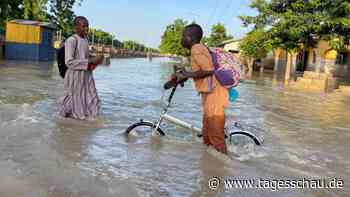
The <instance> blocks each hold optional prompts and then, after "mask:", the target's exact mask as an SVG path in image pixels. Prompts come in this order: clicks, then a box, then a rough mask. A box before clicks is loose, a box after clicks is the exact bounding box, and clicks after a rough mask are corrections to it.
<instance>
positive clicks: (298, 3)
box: [241, 0, 350, 80]
mask: <svg viewBox="0 0 350 197" xmlns="http://www.w3.org/2000/svg"><path fill="white" fill-rule="evenodd" d="M250 6H251V7H252V8H254V9H256V10H257V11H258V14H257V15H256V16H241V19H242V20H243V23H244V24H245V25H246V26H249V25H253V26H254V28H255V29H265V31H266V36H267V37H268V38H269V39H270V42H271V44H272V46H273V47H274V48H283V49H285V50H286V51H287V53H288V60H287V69H286V70H287V73H286V80H288V79H289V72H290V70H291V63H292V61H291V60H292V56H291V52H295V51H300V50H306V49H307V48H309V47H313V46H314V45H315V44H316V43H317V42H318V41H319V40H320V39H325V40H329V41H330V43H333V44H332V45H333V46H337V47H338V48H342V47H343V46H344V45H347V44H349V38H350V36H349V35H350V19H349V17H350V2H349V1H348V0H346V1H344V0H322V1H321V0H271V1H270V0H253V1H252V3H251V5H250Z"/></svg>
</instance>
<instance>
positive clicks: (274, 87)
mask: <svg viewBox="0 0 350 197" xmlns="http://www.w3.org/2000/svg"><path fill="white" fill-rule="evenodd" d="M171 65H172V63H171V61H170V60H169V59H161V58H155V59H153V61H152V62H149V61H148V60H146V59H141V58H140V59H115V60H112V63H111V66H109V67H100V68H98V69H97V71H96V73H95V80H96V85H97V90H98V94H99V97H100V99H101V102H102V114H101V118H99V119H98V120H96V121H90V122H86V121H75V120H66V119H62V118H59V117H58V114H57V111H58V106H57V103H56V101H57V99H58V98H59V97H60V96H62V95H63V80H62V79H60V77H59V75H58V74H57V72H58V71H57V68H56V67H53V66H52V65H48V64H47V63H40V64H24V63H20V62H0V149H1V152H0V176H1V178H2V184H1V185H0V196H1V197H17V196H26V197H46V196H48V197H66V196H67V197H71V196H72V197H83V196H86V197H87V196H89V197H90V196H91V197H95V196H96V197H97V196H98V197H104V196H113V197H115V196H128V197H129V196H130V197H132V196H150V197H151V196H194V197H197V196H198V197H200V196H214V195H216V196H256V197H260V196H291V197H295V196H315V197H316V196H317V197H328V196H350V194H349V193H350V187H349V184H350V157H349V153H350V144H349V141H350V118H349V117H350V96H349V95H348V96H346V95H341V94H338V93H332V94H314V93H303V92H297V91H289V90H287V89H285V88H283V86H281V85H278V84H275V83H273V80H272V77H271V76H268V75H265V76H260V77H259V76H256V77H255V78H254V79H253V81H251V82H249V83H248V82H247V83H242V84H241V85H240V86H239V88H238V91H239V93H240V97H239V98H238V101H237V102H236V103H232V104H231V107H230V109H229V110H228V123H230V122H232V121H233V120H235V121H240V122H242V123H243V124H244V125H249V126H250V127H252V128H257V129H256V130H257V131H254V132H257V133H256V134H257V135H258V136H259V137H262V138H264V144H263V146H262V147H259V148H258V149H257V150H256V151H254V152H253V153H251V154H249V155H246V157H245V158H244V159H234V160H233V162H232V163H231V164H230V165H224V164H223V163H222V162H220V160H218V159H217V158H215V157H213V156H212V155H211V154H208V153H207V151H206V148H205V147H204V146H203V145H202V144H201V143H199V142H198V140H192V135H191V133H189V132H186V131H184V130H183V129H180V128H176V127H174V126H173V125H164V126H165V127H164V128H165V132H166V133H167V136H166V137H164V138H162V139H159V138H155V139H152V143H149V142H145V141H137V142H129V143H128V142H127V141H126V139H125V137H124V135H123V134H124V131H125V129H126V128H127V127H128V126H129V125H130V124H132V123H134V122H135V121H138V120H139V119H140V118H143V119H145V120H151V121H155V120H157V118H158V117H159V113H160V110H161V105H162V102H161V99H160V98H161V97H162V95H163V90H162V85H163V83H164V82H165V81H166V80H167V79H168V76H169V75H170V73H171V72H172V67H171ZM192 86H193V85H192V82H187V84H186V85H185V87H184V88H179V89H178V91H177V92H176V93H175V97H174V104H173V106H172V108H171V109H170V114H172V115H175V116H176V117H178V118H180V119H182V120H186V121H187V122H191V123H193V124H195V125H196V126H198V127H200V126H201V111H200V97H199V96H198V95H197V93H196V92H195V91H194V89H193V87H192ZM252 132H253V131H252ZM213 176H216V177H227V178H239V179H259V178H263V179H283V180H287V179H288V180H295V179H297V180H298V179H303V178H309V179H321V178H326V179H333V178H337V179H338V180H342V181H344V188H343V189H281V190H278V191H272V190H271V189H228V190H225V191H222V190H219V191H216V192H214V191H211V190H210V189H209V188H208V179H209V178H211V177H213Z"/></svg>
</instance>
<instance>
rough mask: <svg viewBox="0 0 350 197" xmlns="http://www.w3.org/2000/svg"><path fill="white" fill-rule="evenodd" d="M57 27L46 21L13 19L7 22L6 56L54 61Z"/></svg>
mask: <svg viewBox="0 0 350 197" xmlns="http://www.w3.org/2000/svg"><path fill="white" fill-rule="evenodd" d="M55 30H56V28H55V26H54V25H52V24H50V23H46V22H39V21H30V20H12V21H9V22H7V26H6V39H5V57H6V59H10V60H30V61H52V60H53V58H54V55H55V49H54V47H53V37H54V34H55V33H54V32H55Z"/></svg>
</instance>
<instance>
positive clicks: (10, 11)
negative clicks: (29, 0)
mask: <svg viewBox="0 0 350 197" xmlns="http://www.w3.org/2000/svg"><path fill="white" fill-rule="evenodd" d="M22 13H23V0H1V1H0V34H3V33H4V32H5V24H6V22H7V21H9V20H12V19H16V18H21V17H22Z"/></svg>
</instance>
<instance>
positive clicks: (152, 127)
mask: <svg viewBox="0 0 350 197" xmlns="http://www.w3.org/2000/svg"><path fill="white" fill-rule="evenodd" d="M175 70H176V68H175ZM186 80H187V79H181V80H178V81H177V82H176V83H175V84H173V85H172V87H168V88H166V87H165V89H170V88H172V90H171V93H170V95H169V97H168V99H167V104H166V105H165V106H164V107H163V110H162V111H161V113H160V117H159V119H158V120H157V121H155V122H151V121H147V120H146V121H145V120H143V119H140V120H139V121H138V122H136V123H133V124H131V125H130V126H129V127H128V128H127V129H126V130H125V133H126V135H127V136H129V135H130V134H131V133H132V132H136V135H137V136H140V135H139V133H142V132H145V131H142V130H141V129H138V128H143V127H145V128H148V129H147V131H146V132H151V133H155V134H158V135H159V136H165V132H164V131H163V129H162V128H161V124H162V122H163V121H164V120H166V121H167V122H170V123H173V124H175V125H178V126H180V127H182V128H185V129H188V130H191V131H193V132H195V133H196V136H197V137H198V138H201V137H202V133H201V129H200V128H197V127H195V126H194V125H192V124H190V123H187V122H185V121H183V120H180V119H178V118H175V117H173V116H171V115H169V114H167V113H168V111H169V108H170V106H171V101H172V99H173V97H174V94H175V92H176V90H177V88H178V86H179V85H181V86H182V87H183V86H184V82H185V81H186ZM168 83H169V82H168ZM165 86H166V85H165ZM233 127H235V128H236V129H238V130H240V131H234V132H230V129H232V128H228V127H226V128H225V138H226V139H227V138H229V142H230V143H232V138H233V136H245V137H248V138H249V139H250V140H252V141H253V142H254V144H255V145H258V146H260V145H262V139H259V138H258V137H257V136H255V135H254V134H253V133H251V132H249V131H246V130H245V129H244V127H243V126H242V125H241V124H240V123H239V122H235V123H234V124H233Z"/></svg>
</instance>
